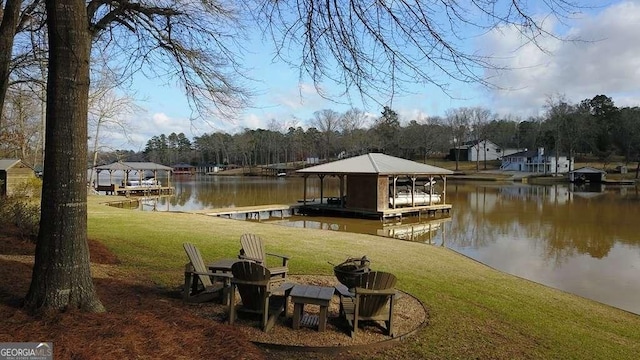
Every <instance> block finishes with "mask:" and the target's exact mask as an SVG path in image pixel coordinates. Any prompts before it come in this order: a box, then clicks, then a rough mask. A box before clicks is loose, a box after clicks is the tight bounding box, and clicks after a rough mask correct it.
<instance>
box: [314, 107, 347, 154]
mask: <svg viewBox="0 0 640 360" xmlns="http://www.w3.org/2000/svg"><path fill="white" fill-rule="evenodd" d="M340 118H341V116H340V113H338V112H336V111H334V110H331V109H323V110H320V111H316V112H314V113H313V120H312V121H311V124H312V126H315V127H316V128H317V129H318V130H319V131H320V132H321V133H322V138H323V143H324V145H323V148H324V149H323V150H324V151H323V152H324V157H325V158H326V159H328V158H329V157H330V156H331V153H332V151H333V150H334V145H335V138H336V132H337V131H338V129H339V127H340Z"/></svg>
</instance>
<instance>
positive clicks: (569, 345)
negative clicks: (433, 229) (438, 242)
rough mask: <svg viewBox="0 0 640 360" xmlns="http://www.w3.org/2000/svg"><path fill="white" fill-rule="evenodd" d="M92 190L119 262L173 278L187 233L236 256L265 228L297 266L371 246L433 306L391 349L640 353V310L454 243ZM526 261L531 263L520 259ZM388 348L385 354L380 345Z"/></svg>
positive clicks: (93, 220)
mask: <svg viewBox="0 0 640 360" xmlns="http://www.w3.org/2000/svg"><path fill="white" fill-rule="evenodd" d="M106 199H107V198H106V197H105V196H91V197H89V217H88V224H89V237H90V238H91V239H94V240H98V241H100V242H102V243H103V244H105V245H106V246H107V247H108V248H109V249H110V250H111V251H113V252H114V253H115V254H116V255H117V256H118V258H119V259H120V260H121V261H122V265H121V267H123V268H124V269H126V270H131V271H135V272H137V273H139V274H140V275H142V276H146V277H148V278H150V279H152V281H154V282H155V283H156V284H158V285H160V286H166V287H170V288H176V287H178V286H180V285H181V283H182V281H183V278H182V277H183V274H182V270H183V266H184V264H185V263H186V262H187V258H186V255H185V253H184V250H183V249H182V243H183V242H191V243H194V244H196V245H197V246H198V247H199V248H200V251H201V252H202V253H203V256H204V257H205V261H212V260H214V259H217V258H229V257H235V256H236V254H237V253H238V250H239V247H240V241H239V239H240V235H241V234H243V233H246V232H251V233H256V234H259V235H261V236H262V237H264V238H265V240H266V241H267V247H268V251H271V252H275V253H282V254H288V255H291V256H292V260H291V262H290V271H291V272H292V273H294V274H332V266H331V265H330V264H329V262H331V263H339V262H341V261H343V260H344V259H345V258H347V257H349V256H362V255H367V257H368V258H369V259H371V266H372V268H374V269H376V270H385V271H390V272H392V273H394V274H396V276H397V277H398V279H399V283H398V287H399V288H400V289H402V290H404V291H407V292H409V293H411V294H413V295H414V296H416V297H417V298H419V299H420V300H421V301H422V302H423V303H424V304H425V305H426V307H427V308H428V311H429V325H428V326H427V327H426V328H425V329H424V330H422V331H421V332H420V333H419V334H417V335H416V336H414V337H412V338H410V339H408V340H407V341H405V342H403V343H402V346H399V347H397V348H396V349H395V350H393V351H396V352H399V353H395V354H394V353H393V352H392V353H391V354H392V355H389V353H388V352H387V353H385V356H386V357H393V358H425V359H455V358H462V359H467V358H478V359H486V358H491V359H522V358H535V359H540V358H549V359H636V358H637V357H638V353H640V316H637V315H634V314H630V313H627V312H624V311H621V310H618V309H615V308H612V307H609V306H606V305H602V304H599V303H596V302H594V301H590V300H587V299H584V298H580V297H578V296H574V295H571V294H567V293H564V292H561V291H558V290H554V289H551V288H548V287H545V286H542V285H539V284H535V283H532V282H530V281H527V280H523V279H520V278H517V277H514V276H511V275H507V274H504V273H502V272H499V271H496V270H493V269H491V268H489V267H487V266H484V265H482V264H480V263H478V262H475V261H473V260H470V259H468V258H466V257H464V256H462V255H459V254H457V253H455V252H453V251H451V250H449V249H446V248H442V247H436V246H427V245H424V244H419V243H412V242H405V241H399V240H393V239H388V238H382V237H376V236H370V235H361V234H352V233H345V232H332V231H322V230H314V229H294V228H288V227H284V226H278V225H270V224H260V223H253V222H244V221H236V220H226V219H220V218H213V217H208V216H205V215H192V214H180V213H165V212H146V211H145V212H142V211H136V210H122V209H117V208H112V207H108V206H104V205H101V204H100V202H101V201H105V200H106ZM523 266H525V265H524V264H523ZM380 356H382V355H380Z"/></svg>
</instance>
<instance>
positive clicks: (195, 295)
mask: <svg viewBox="0 0 640 360" xmlns="http://www.w3.org/2000/svg"><path fill="white" fill-rule="evenodd" d="M183 247H184V251H186V253H187V256H188V257H189V262H188V263H187V264H186V265H185V269H184V287H183V289H182V299H183V300H184V301H186V302H193V303H200V302H206V301H211V300H213V299H214V298H215V297H217V296H219V295H221V293H222V290H223V289H224V286H225V281H227V282H228V278H230V277H231V274H221V273H212V272H210V271H208V269H207V267H206V265H205V264H204V261H203V260H202V255H201V254H200V250H198V248H197V247H195V245H193V244H190V243H184V244H183ZM216 280H219V281H216Z"/></svg>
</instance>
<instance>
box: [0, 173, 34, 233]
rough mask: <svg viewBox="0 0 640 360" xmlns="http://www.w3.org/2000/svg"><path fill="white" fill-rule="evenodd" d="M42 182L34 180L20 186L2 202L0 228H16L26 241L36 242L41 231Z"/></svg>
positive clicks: (0, 206) (0, 205)
mask: <svg viewBox="0 0 640 360" xmlns="http://www.w3.org/2000/svg"><path fill="white" fill-rule="evenodd" d="M41 189H42V181H41V180H40V179H37V178H35V179H32V180H29V181H25V182H24V183H22V184H20V186H18V187H17V188H16V189H15V191H14V193H13V194H12V195H11V196H7V197H5V198H4V199H3V201H2V202H0V226H2V227H3V228H14V229H15V230H16V231H17V232H18V236H20V237H21V238H22V239H24V240H30V241H33V242H35V241H36V238H37V236H38V231H39V230H40V201H39V199H40V194H41Z"/></svg>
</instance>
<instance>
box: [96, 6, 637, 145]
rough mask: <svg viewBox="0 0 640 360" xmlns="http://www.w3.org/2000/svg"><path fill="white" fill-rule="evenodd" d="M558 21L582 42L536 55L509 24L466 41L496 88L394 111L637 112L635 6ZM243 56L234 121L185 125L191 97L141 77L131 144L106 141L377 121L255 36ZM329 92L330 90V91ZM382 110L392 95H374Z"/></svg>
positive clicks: (406, 102) (419, 88)
mask: <svg viewBox="0 0 640 360" xmlns="http://www.w3.org/2000/svg"><path fill="white" fill-rule="evenodd" d="M595 3H599V4H600V6H598V7H594V8H590V9H584V11H583V12H582V13H581V14H576V15H575V16H573V18H572V19H565V20H563V21H562V23H558V22H554V21H552V20H549V21H545V26H546V27H547V28H548V29H549V31H552V32H554V33H557V34H558V35H561V36H565V37H570V38H576V39H581V40H583V41H560V40H558V39H555V38H551V37H547V38H546V39H541V40H540V42H539V45H541V47H542V48H543V49H544V51H541V50H540V49H539V48H538V47H536V46H535V45H533V44H527V45H522V42H521V40H520V38H519V35H518V34H517V32H516V31H515V29H513V28H502V29H494V30H493V31H490V32H487V33H485V34H483V35H481V36H476V37H473V38H470V40H469V41H468V42H467V43H466V44H465V46H467V47H468V49H471V50H472V51H478V52H479V53H482V54H488V55H491V56H493V57H494V60H495V61H497V62H498V64H499V65H503V66H504V67H505V68H508V69H510V70H507V71H502V72H487V73H485V75H486V76H491V79H492V82H493V83H494V84H495V85H496V86H495V87H493V88H486V87H482V86H480V85H478V84H462V83H455V82H453V83H452V87H451V91H450V93H449V95H447V94H445V93H443V92H442V90H441V89H440V88H438V87H436V86H424V85H417V84H416V86H415V87H414V88H412V89H411V93H410V94H407V95H404V96H396V97H394V99H393V103H392V104H391V105H392V108H393V109H394V110H395V111H396V112H397V113H398V114H399V118H400V120H401V121H402V122H408V121H410V120H420V119H426V118H427V117H431V116H444V115H445V113H446V111H447V110H448V109H453V108H458V107H472V106H482V107H486V108H488V109H490V110H491V111H492V112H494V113H496V114H499V115H502V116H506V115H511V116H512V117H519V118H520V119H522V120H526V119H527V118H528V117H529V116H537V115H543V114H544V112H545V104H546V102H547V101H548V99H550V98H557V97H558V96H562V97H564V98H565V99H566V100H567V101H568V102H569V103H577V102H579V101H581V100H583V99H587V98H589V99H590V98H593V97H594V96H596V95H599V94H604V95H607V96H609V97H611V98H613V100H614V102H615V104H616V105H617V106H640V41H638V35H637V34H640V0H621V1H607V2H599V1H595ZM252 42H253V43H252V44H249V46H248V47H250V48H252V49H253V50H252V54H251V56H249V59H248V60H247V67H248V68H249V72H248V74H247V75H248V77H250V78H253V79H255V81H254V82H251V83H250V87H251V90H252V92H253V93H254V94H255V96H254V97H253V98H252V99H251V101H252V105H251V106H250V107H247V108H246V109H245V110H244V111H243V112H242V113H241V114H239V115H238V116H237V118H236V119H228V118H211V119H208V120H207V121H203V120H196V121H192V120H190V118H191V115H192V111H191V110H190V108H189V105H188V101H187V98H186V97H185V95H183V93H182V92H181V91H180V89H179V88H178V87H176V86H171V85H166V84H164V83H161V82H158V81H154V80H149V79H146V78H142V77H139V78H137V79H136V80H135V82H134V86H135V91H136V97H137V98H139V99H141V100H140V101H138V105H139V106H140V107H141V108H142V109H143V111H141V112H139V113H136V114H131V115H130V117H131V118H130V119H129V123H130V131H129V134H128V140H126V141H125V140H123V139H122V136H121V135H119V134H114V133H112V134H108V135H105V142H110V143H111V146H113V147H115V148H119V149H125V148H126V149H131V150H135V151H139V150H143V149H144V146H145V144H146V142H147V141H148V140H149V139H150V138H151V137H153V136H157V135H160V134H165V135H168V134H170V133H172V132H175V133H180V132H182V133H184V134H185V135H186V136H187V137H188V138H190V139H192V138H193V137H194V136H200V135H203V134H205V133H213V132H216V131H223V132H227V133H236V132H239V131H242V129H244V128H251V129H256V128H263V129H267V128H269V126H270V122H271V121H272V119H276V120H277V121H278V124H279V126H280V127H281V128H282V130H283V131H286V129H287V128H288V127H289V126H302V127H303V128H307V127H308V126H309V125H310V124H311V123H310V121H309V120H310V119H311V118H312V117H313V113H314V112H315V111H318V110H322V109H332V110H335V111H338V112H345V111H347V110H348V109H349V108H350V107H351V106H353V107H357V108H359V109H361V110H363V111H365V112H366V113H367V114H369V115H370V118H371V119H373V118H375V117H378V116H380V113H381V112H382V107H381V105H379V104H374V103H372V102H368V103H367V104H363V103H362V102H360V101H358V99H357V97H356V98H355V99H354V100H355V101H354V103H353V104H352V105H351V106H350V105H347V104H341V103H336V102H332V101H329V100H326V99H323V98H322V97H320V96H319V95H318V94H317V93H316V91H315V89H314V87H313V85H312V84H310V83H307V82H304V80H303V81H302V82H300V79H299V76H298V75H299V73H298V70H297V69H292V68H290V67H288V66H286V65H284V64H282V63H274V62H273V61H271V59H272V58H273V54H272V51H273V50H272V49H270V48H269V47H266V46H260V39H258V38H257V37H256V38H254V39H252ZM329 90H331V89H329ZM379 101H380V103H382V104H388V99H387V100H385V99H380V100H379Z"/></svg>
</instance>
